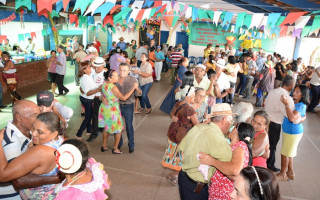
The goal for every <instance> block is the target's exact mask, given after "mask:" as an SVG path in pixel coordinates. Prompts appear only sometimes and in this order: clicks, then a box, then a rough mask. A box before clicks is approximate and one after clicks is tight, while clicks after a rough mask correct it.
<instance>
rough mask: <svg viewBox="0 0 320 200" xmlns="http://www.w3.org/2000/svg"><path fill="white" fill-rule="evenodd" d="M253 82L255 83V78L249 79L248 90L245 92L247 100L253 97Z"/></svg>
mask: <svg viewBox="0 0 320 200" xmlns="http://www.w3.org/2000/svg"><path fill="white" fill-rule="evenodd" d="M253 81H254V78H247V81H246V82H247V83H246V88H245V90H244V91H245V94H246V98H247V99H250V97H251V86H252V83H253Z"/></svg>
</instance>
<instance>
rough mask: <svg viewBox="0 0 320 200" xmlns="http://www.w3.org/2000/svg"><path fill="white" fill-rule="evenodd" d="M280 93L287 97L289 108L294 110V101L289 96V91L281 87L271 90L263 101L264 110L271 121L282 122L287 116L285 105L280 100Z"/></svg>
mask: <svg viewBox="0 0 320 200" xmlns="http://www.w3.org/2000/svg"><path fill="white" fill-rule="evenodd" d="M282 95H285V96H286V97H287V99H288V100H289V107H290V109H291V110H294V102H293V99H292V97H290V96H289V95H290V93H289V92H288V91H287V90H285V89H283V88H282V87H279V88H276V89H273V90H271V91H270V92H269V94H268V97H267V99H266V102H265V105H266V107H265V108H266V112H267V113H268V115H269V116H270V119H271V121H272V122H274V123H277V124H282V122H283V119H284V117H286V116H287V112H286V107H285V105H284V104H283V103H282V102H281V100H280V99H281V96H282Z"/></svg>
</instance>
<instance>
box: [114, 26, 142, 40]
mask: <svg viewBox="0 0 320 200" xmlns="http://www.w3.org/2000/svg"><path fill="white" fill-rule="evenodd" d="M120 37H124V41H125V42H129V43H131V40H136V41H137V43H138V42H139V40H138V39H139V30H136V31H131V32H128V29H126V30H125V31H124V32H123V31H122V30H118V29H116V33H115V34H112V41H115V42H119V38H120Z"/></svg>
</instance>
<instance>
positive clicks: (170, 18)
mask: <svg viewBox="0 0 320 200" xmlns="http://www.w3.org/2000/svg"><path fill="white" fill-rule="evenodd" d="M164 20H165V21H166V22H167V24H168V25H169V26H170V27H172V28H173V27H174V26H175V25H176V23H177V21H178V20H179V16H178V15H177V14H176V12H174V11H170V12H169V13H168V14H167V16H165V17H164Z"/></svg>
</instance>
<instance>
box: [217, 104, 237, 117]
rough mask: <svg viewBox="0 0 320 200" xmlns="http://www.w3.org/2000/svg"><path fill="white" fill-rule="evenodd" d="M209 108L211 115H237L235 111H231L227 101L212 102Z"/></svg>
mask: <svg viewBox="0 0 320 200" xmlns="http://www.w3.org/2000/svg"><path fill="white" fill-rule="evenodd" d="M211 109H212V111H211V117H217V116H221V115H237V114H236V113H232V110H231V106H230V105H229V104H227V103H218V104H214V105H213V106H212V107H211Z"/></svg>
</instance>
